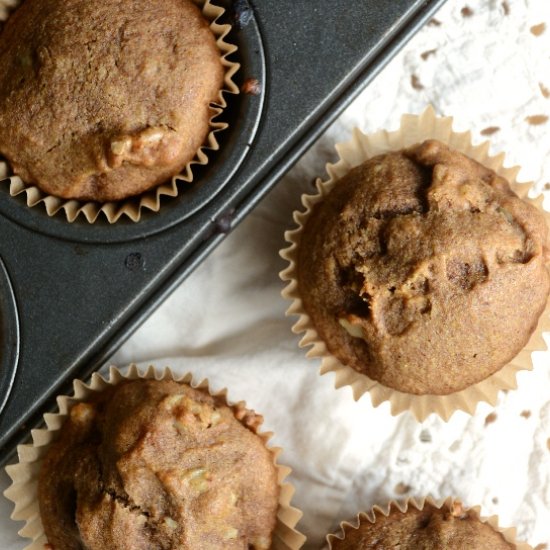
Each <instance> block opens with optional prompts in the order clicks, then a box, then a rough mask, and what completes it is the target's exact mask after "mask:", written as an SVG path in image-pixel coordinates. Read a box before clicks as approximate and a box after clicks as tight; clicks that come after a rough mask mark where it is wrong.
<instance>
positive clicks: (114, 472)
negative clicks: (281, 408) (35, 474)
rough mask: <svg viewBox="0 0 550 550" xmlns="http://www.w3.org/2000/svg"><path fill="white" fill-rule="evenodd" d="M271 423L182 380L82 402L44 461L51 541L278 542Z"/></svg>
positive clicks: (66, 544)
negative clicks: (266, 434) (265, 428)
mask: <svg viewBox="0 0 550 550" xmlns="http://www.w3.org/2000/svg"><path fill="white" fill-rule="evenodd" d="M261 421H262V419H261V417H259V416H258V415H256V414H255V413H254V412H252V411H249V410H246V409H245V408H244V407H242V406H240V405H237V406H233V407H229V406H227V404H226V402H225V400H224V399H223V398H222V397H220V396H211V395H210V394H209V393H207V392H206V391H204V390H200V389H194V388H192V387H190V386H189V385H187V384H181V383H177V382H174V381H172V380H162V381H158V380H136V381H123V382H121V383H120V384H118V385H116V386H114V387H113V386H110V387H107V388H106V389H105V390H104V391H101V392H99V393H97V394H95V395H93V396H92V397H91V398H90V399H88V400H87V401H85V402H80V403H77V404H75V405H74V406H73V407H72V408H71V410H70V412H69V416H68V418H67V420H66V421H65V423H64V424H63V426H62V428H61V430H60V432H59V436H58V438H57V439H56V441H55V442H54V443H53V444H52V445H51V446H50V447H49V448H48V450H47V453H46V454H45V456H44V458H43V460H42V465H41V469H40V475H39V484H38V500H39V505H40V515H41V518H42V523H43V526H44V530H45V533H46V536H47V539H48V542H49V544H50V545H51V546H52V547H53V548H56V549H57V548H59V549H61V548H62V549H63V550H70V549H75V550H76V549H80V548H86V549H88V550H94V549H101V550H103V549H104V548H109V549H113V550H114V549H126V548H132V550H139V549H144V550H145V549H148V550H150V549H152V548H157V549H165V548H166V549H167V548H171V549H186V548H189V549H196V548H226V549H232V548H235V549H237V548H239V549H241V548H250V549H257V550H259V549H268V548H270V547H271V542H272V536H273V533H274V530H275V525H276V515H277V509H278V503H279V485H278V474H277V469H276V466H275V465H274V460H273V455H272V453H271V452H270V451H269V450H268V449H267V448H266V446H265V444H264V441H263V440H262V439H261V438H260V437H259V436H258V435H257V433H256V430H257V428H258V426H259V424H260V423H261Z"/></svg>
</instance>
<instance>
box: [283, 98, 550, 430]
mask: <svg viewBox="0 0 550 550" xmlns="http://www.w3.org/2000/svg"><path fill="white" fill-rule="evenodd" d="M452 123H453V119H452V117H439V116H437V115H436V113H435V110H434V109H433V107H431V106H429V107H427V108H426V110H425V111H424V112H423V113H422V114H420V115H403V116H402V118H401V125H400V128H399V129H398V130H396V131H391V132H390V131H386V130H381V131H378V132H376V133H373V134H368V135H367V134H364V133H362V132H361V131H360V130H359V129H357V128H356V129H354V130H353V134H352V139H351V140H350V141H348V142H345V143H341V144H337V145H336V151H337V153H338V156H339V157H340V160H339V161H338V162H336V163H335V164H327V167H326V170H327V174H328V179H327V180H325V181H322V180H320V179H318V180H317V181H316V188H317V193H316V194H313V195H308V194H304V195H302V204H303V206H304V210H303V211H297V212H294V221H295V223H296V226H297V227H296V228H295V229H292V230H289V231H286V232H285V239H286V241H287V242H288V243H290V246H288V247H287V248H285V249H283V250H281V251H280V255H281V257H282V258H283V259H285V260H287V261H288V263H289V265H288V267H287V268H286V269H284V270H283V271H281V273H280V277H281V279H282V280H283V281H285V282H287V285H286V287H285V288H284V289H283V291H282V296H283V297H284V298H286V299H288V300H290V301H291V302H292V303H291V305H290V306H289V308H288V309H287V312H286V314H287V315H296V316H298V320H297V321H296V323H295V324H294V325H293V327H292V330H293V332H294V333H296V334H303V336H302V338H301V340H300V347H310V348H311V349H309V350H308V352H307V354H306V356H307V357H309V358H313V357H318V358H320V359H321V368H320V374H321V375H323V374H326V373H329V372H334V373H335V387H336V388H341V387H343V386H351V387H352V391H353V396H354V399H355V400H358V399H360V398H361V397H362V396H363V395H364V394H365V393H367V392H368V393H370V396H371V400H372V404H373V406H374V407H377V406H379V405H380V404H381V403H383V402H385V401H389V402H390V407H391V413H392V414H393V415H397V414H400V413H401V412H404V411H407V410H409V411H411V413H412V414H413V415H414V416H415V417H416V419H417V420H418V421H423V420H424V419H425V418H426V417H428V416H429V415H430V414H432V413H433V414H437V415H439V416H440V417H441V418H442V419H444V420H448V419H449V418H450V417H451V416H452V414H453V413H454V412H455V411H457V410H462V411H464V412H467V413H469V414H473V413H474V412H475V409H476V406H477V404H478V403H479V402H481V401H485V402H487V403H489V404H491V405H495V404H496V401H497V396H498V393H499V391H500V390H509V389H515V388H516V387H517V383H516V374H517V372H518V371H520V370H531V369H532V368H533V365H532V360H531V353H532V352H533V351H542V350H546V349H547V348H546V344H545V342H544V339H543V337H542V333H543V331H548V330H550V305H549V304H548V302H547V304H546V307H545V309H544V311H543V313H542V314H541V316H540V318H539V321H538V325H537V328H536V329H535V331H534V332H533V334H532V335H531V338H530V339H529V341H528V343H527V345H526V346H525V347H524V348H523V349H522V350H521V351H520V352H519V353H518V354H517V355H516V356H515V357H514V359H513V360H512V361H510V362H509V363H508V364H506V365H504V366H503V367H501V368H500V369H499V370H498V371H497V372H495V373H494V374H492V375H490V376H489V377H488V378H485V379H484V380H482V381H480V382H478V383H476V384H473V385H471V386H468V387H467V388H465V389H463V390H461V391H457V392H454V393H450V394H448V395H431V394H425V395H415V394H409V393H404V392H401V391H398V390H394V389H392V388H390V387H388V386H384V385H383V384H381V383H379V382H377V381H375V380H373V379H371V378H369V377H368V376H367V375H365V374H361V373H359V372H357V371H356V370H354V369H353V368H351V367H349V366H346V365H344V364H343V363H342V362H340V361H339V360H338V359H337V358H336V357H335V356H333V355H332V354H331V353H330V352H329V351H328V349H327V346H326V344H325V343H324V342H323V340H322V339H321V338H320V336H319V334H318V332H317V330H316V329H315V327H314V325H313V323H312V321H311V319H310V317H309V315H308V314H307V312H306V311H305V309H304V307H303V303H302V300H301V297H300V289H299V286H298V280H297V259H298V249H299V246H300V238H301V234H302V231H303V228H304V226H305V223H306V221H307V219H308V217H309V216H310V214H311V212H312V210H313V208H314V206H315V205H316V204H317V203H319V202H321V201H322V200H323V199H324V197H326V196H327V194H328V193H329V192H330V191H331V189H332V188H333V187H334V186H335V185H337V181H338V180H339V179H340V178H342V177H343V176H344V175H345V174H347V173H348V172H349V171H350V170H351V169H352V168H354V167H355V166H358V165H359V164H362V163H363V162H364V161H366V160H367V159H369V158H371V157H374V156H376V155H380V154H383V153H388V152H390V151H398V150H400V149H404V148H407V147H410V146H412V145H415V144H417V143H420V142H422V141H424V140H427V139H436V140H439V141H441V142H442V143H444V144H446V145H448V146H449V147H450V148H451V149H454V150H456V151H458V152H460V153H463V154H465V155H466V156H468V157H470V158H472V159H474V160H476V161H478V162H479V163H481V164H483V165H484V166H486V167H487V168H490V169H491V170H493V171H494V172H496V173H497V174H498V175H499V176H502V177H503V178H504V179H506V180H507V181H508V182H509V183H510V186H511V188H512V190H513V191H514V192H515V193H516V194H517V195H518V196H519V197H520V198H521V199H523V200H525V201H527V202H529V203H531V204H533V205H535V206H536V207H537V208H538V210H539V211H541V212H542V213H543V215H544V218H545V220H546V224H547V225H548V226H550V223H549V222H550V214H549V213H548V212H546V211H545V210H544V209H543V207H542V202H543V197H542V195H541V196H539V197H537V198H536V199H531V198H529V197H528V192H529V190H530V189H531V187H532V183H531V182H530V183H519V182H517V181H516V176H517V174H518V172H519V170H520V168H519V167H518V166H515V167H505V166H504V165H503V164H504V153H500V154H498V155H496V156H489V153H488V152H489V142H488V141H485V142H483V143H481V144H479V145H473V144H472V140H471V133H470V132H454V131H453V129H452Z"/></svg>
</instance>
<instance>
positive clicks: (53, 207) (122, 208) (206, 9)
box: [0, 0, 240, 223]
mask: <svg viewBox="0 0 550 550" xmlns="http://www.w3.org/2000/svg"><path fill="white" fill-rule="evenodd" d="M192 1H193V2H194V3H195V4H197V5H198V6H199V7H200V8H201V11H202V14H203V16H204V17H205V19H207V20H208V21H210V29H211V30H212V32H213V34H214V36H215V37H216V44H217V45H218V48H219V49H220V51H221V54H222V56H221V61H222V65H223V67H224V69H225V76H224V84H223V88H222V89H221V90H220V92H219V94H218V97H217V98H216V101H215V103H213V104H212V105H211V107H210V110H211V113H212V115H211V117H210V121H209V122H210V132H209V134H208V136H207V138H206V140H205V143H204V144H203V145H202V146H201V148H200V149H199V150H198V151H197V152H196V154H195V157H194V158H193V159H192V160H191V161H190V162H189V163H188V164H187V165H186V166H185V168H184V169H183V171H182V172H181V173H179V174H177V175H176V176H173V177H172V179H171V180H170V181H168V182H166V183H162V184H160V185H158V186H156V187H154V188H152V189H150V190H149V191H145V192H144V193H142V194H140V195H136V196H135V197H129V198H128V199H124V200H121V201H111V202H105V203H99V202H92V201H88V202H86V201H79V200H67V199H63V198H60V197H56V196H54V195H48V194H47V193H44V192H43V191H41V190H40V189H39V188H38V187H37V186H36V185H28V184H26V183H24V182H23V180H22V179H21V178H20V177H19V176H16V175H13V172H12V171H11V169H10V166H9V164H8V163H7V162H6V161H5V160H2V159H1V158H0V180H1V179H4V178H8V179H9V182H10V184H9V185H10V195H11V196H12V197H15V196H17V195H19V194H22V193H24V194H25V195H26V202H27V206H29V207H34V206H38V205H43V206H44V207H45V209H46V212H47V214H48V216H50V217H51V216H55V215H56V214H57V213H59V212H63V214H64V215H65V217H66V218H67V220H68V221H69V222H74V221H75V220H76V219H77V218H78V217H79V216H80V215H82V216H84V218H85V219H86V220H87V221H88V222H89V223H94V222H95V221H96V220H98V219H99V218H100V217H101V216H102V215H104V216H105V218H106V219H107V221H108V222H109V223H115V222H117V221H118V220H119V219H120V218H122V217H128V218H130V219H131V220H132V221H134V222H138V221H139V220H140V218H141V215H142V211H143V210H152V211H153V212H158V211H159V210H160V208H161V198H162V197H176V196H177V195H178V193H179V189H178V182H180V181H182V182H185V183H186V184H191V183H192V182H193V165H196V164H198V165H205V164H208V157H207V155H206V152H207V151H217V150H218V149H219V144H218V140H217V138H216V134H217V133H218V132H220V131H222V130H225V129H226V128H227V127H228V124H227V123H225V122H220V121H216V118H217V117H218V116H219V115H220V114H221V113H222V112H223V110H224V109H225V108H226V107H227V103H226V101H225V97H224V95H225V94H226V93H231V94H238V93H239V87H238V86H237V85H236V84H235V82H233V76H234V75H235V73H236V72H237V71H238V70H239V67H240V65H239V64H238V63H235V62H233V61H230V60H228V59H227V58H228V56H229V55H231V54H232V53H234V52H236V51H237V46H234V45H232V44H229V43H227V42H226V41H225V38H226V36H227V35H228V34H229V32H230V31H231V25H221V24H219V23H217V20H218V18H219V17H220V16H221V15H222V14H223V13H224V12H225V10H224V9H223V8H221V7H219V6H214V5H213V4H211V2H210V0H192ZM20 4H21V0H0V23H1V22H3V21H6V20H7V18H8V17H9V14H10V12H11V11H12V10H13V9H14V8H16V7H17V6H19V5H20Z"/></svg>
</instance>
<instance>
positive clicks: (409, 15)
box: [0, 0, 443, 463]
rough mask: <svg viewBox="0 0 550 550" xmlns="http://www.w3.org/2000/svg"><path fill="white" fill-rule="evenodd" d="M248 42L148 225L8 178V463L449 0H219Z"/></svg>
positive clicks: (2, 383) (1, 316)
mask: <svg viewBox="0 0 550 550" xmlns="http://www.w3.org/2000/svg"><path fill="white" fill-rule="evenodd" d="M216 3H219V4H220V5H222V6H224V7H225V8H226V10H227V11H226V14H225V16H224V17H225V19H227V21H228V22H230V23H232V24H233V31H232V32H231V34H230V36H229V37H228V41H230V42H233V43H234V44H236V45H237V46H238V47H239V50H238V52H237V53H236V54H233V56H234V59H235V60H236V61H238V62H239V63H241V70H240V71H239V72H238V73H237V75H236V81H237V83H238V84H239V85H240V86H242V85H243V84H244V83H245V82H246V81H248V80H249V79H254V80H257V81H258V82H259V85H260V86H259V88H260V89H259V90H256V91H257V92H258V91H259V93H256V94H251V93H241V94H239V95H235V96H229V97H228V100H229V105H228V108H227V109H226V111H225V112H224V114H223V115H222V118H223V119H225V120H227V122H228V123H229V129H228V130H226V131H224V132H223V133H221V134H219V136H220V145H221V147H220V150H219V151H218V152H216V153H214V154H211V155H209V156H210V162H209V164H208V165H207V166H205V167H201V168H199V169H198V170H197V172H196V177H195V182H194V183H193V184H192V185H191V186H189V188H188V189H187V190H185V191H184V192H182V193H180V194H179V196H178V197H176V198H174V199H164V200H163V202H162V207H161V211H160V212H159V213H156V214H155V213H150V212H149V213H147V212H146V213H145V214H144V216H143V218H142V220H141V221H140V222H139V223H134V222H132V221H130V220H121V221H119V222H117V223H116V224H114V225H109V224H108V223H107V222H106V221H104V220H100V221H98V222H96V223H95V224H93V225H90V224H88V223H87V222H86V221H85V220H81V219H79V220H77V221H76V222H74V223H72V224H70V223H68V222H67V221H66V219H65V218H64V217H63V216H62V215H56V216H54V217H51V218H50V217H48V216H47V214H46V212H45V210H44V208H43V207H42V206H37V207H34V208H29V207H27V205H26V203H25V201H24V198H23V196H21V195H19V196H17V197H11V196H10V195H9V191H8V189H9V185H8V183H7V181H0V235H1V237H0V337H1V353H0V410H1V412H0V462H2V463H4V462H6V461H8V460H9V459H10V456H11V454H12V453H13V451H14V448H15V446H16V444H17V443H19V442H21V441H22V440H23V439H24V438H25V437H27V435H28V433H29V429H30V428H32V427H35V426H37V425H38V424H39V423H40V421H41V417H42V414H43V413H44V412H46V411H48V410H52V409H53V408H54V406H55V396H56V395H58V394H60V393H66V392H70V391H71V381H72V380H73V378H86V377H87V376H88V375H89V374H90V373H91V372H92V371H94V370H97V369H98V368H99V367H100V366H101V365H102V363H103V362H104V361H105V360H106V359H107V358H108V357H109V356H110V355H111V354H112V353H113V352H114V351H115V350H116V349H117V348H118V347H119V346H120V345H121V344H122V343H123V342H124V341H125V339H126V338H128V336H129V335H130V334H131V333H132V332H133V331H134V330H135V329H136V328H137V327H138V326H139V325H140V323H142V322H143V321H144V320H145V319H146V318H147V316H148V315H149V314H150V313H151V312H152V311H153V310H154V309H155V308H156V307H157V306H158V305H159V304H160V303H161V302H162V300H163V299H164V298H165V297H166V296H167V295H168V294H170V292H171V291H172V290H173V289H174V288H175V287H176V286H177V285H179V284H180V283H181V281H182V280H183V279H184V278H185V277H186V276H187V275H188V274H189V273H190V272H191V271H192V270H193V269H194V268H195V267H196V266H197V265H198V264H199V263H200V262H201V261H202V260H203V259H204V258H205V257H206V256H207V255H208V254H209V253H210V252H211V251H212V249H213V248H214V247H215V246H216V245H217V244H218V243H219V242H220V241H221V240H222V239H223V237H224V235H226V234H227V233H228V232H229V231H230V230H231V229H232V228H233V227H234V226H235V225H236V224H237V223H238V222H239V221H241V220H242V219H243V218H244V217H245V216H246V214H247V213H248V212H250V210H251V209H252V208H253V207H254V206H255V205H256V204H257V202H258V201H259V200H260V199H261V198H262V197H263V196H264V195H265V194H266V193H267V192H268V191H269V189H271V188H272V187H273V186H274V185H275V184H276V182H277V181H278V180H279V179H280V178H281V176H282V175H283V174H284V173H285V172H286V171H287V170H288V169H289V168H290V167H291V166H292V165H293V164H294V163H295V161H296V160H297V159H298V158H299V157H300V155H302V153H303V152H304V151H305V150H306V149H307V148H308V147H309V146H310V144H311V143H312V142H313V141H314V140H315V139H316V138H317V137H318V136H319V135H320V134H321V132H322V131H323V130H324V129H325V128H326V127H327V126H328V125H329V124H330V123H331V122H332V121H333V120H334V118H335V117H336V116H337V115H338V114H339V113H340V112H341V111H342V110H343V109H344V107H346V105H347V104H348V103H349V102H350V101H351V100H352V99H353V98H354V97H355V96H356V95H357V94H358V93H359V92H360V91H361V90H362V89H363V88H364V87H365V86H366V84H367V83H368V82H369V81H370V80H371V79H372V78H374V76H375V75H376V74H377V73H378V72H379V71H380V69H381V68H382V67H383V66H384V65H385V63H386V62H387V61H388V60H389V59H390V58H391V57H392V56H393V55H394V54H395V53H396V52H397V51H398V50H399V49H400V48H401V47H402V46H403V44H404V43H405V42H406V41H407V40H408V39H409V38H410V37H411V36H412V35H413V34H414V32H415V31H416V30H417V29H418V28H419V27H420V26H421V25H422V24H423V23H424V22H425V21H427V19H428V18H429V17H430V16H431V14H432V13H433V12H434V10H435V9H436V8H437V7H438V6H439V5H441V4H442V3H443V0H393V1H391V2H387V1H384V0H361V1H355V2H350V1H346V2H345V1H343V0H341V1H334V0H317V1H315V2H313V1H311V2H310V1H307V2H306V1H303V2H302V1H300V2H297V1H295V0H277V1H273V0H253V1H250V2H247V1H245V0H236V1H234V2H231V1H228V0H219V1H218V2H216Z"/></svg>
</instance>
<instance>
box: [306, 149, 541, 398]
mask: <svg viewBox="0 0 550 550" xmlns="http://www.w3.org/2000/svg"><path fill="white" fill-rule="evenodd" d="M547 254H548V249H547V227H546V224H545V221H544V218H543V216H542V214H541V213H540V212H539V211H538V210H537V209H536V208H534V207H533V206H532V205H530V204H528V203H526V202H525V201H522V200H521V199H519V198H518V197H517V196H516V195H515V194H514V193H513V192H512V191H511V189H510V186H509V184H508V183H507V182H506V181H505V180H504V179H503V178H501V177H499V176H498V175H496V174H495V173H494V172H493V171H491V170H489V169H488V168H485V167H484V166H482V165H480V164H478V163H477V162H475V161H473V160H471V159H469V158H467V157H465V156H464V155H462V154H460V153H458V152H455V151H451V150H449V148H447V147H446V146H445V145H443V144H442V143H439V142H437V141H426V142H424V143H423V144H421V145H417V146H414V147H412V148H410V149H408V150H404V151H399V152H395V153H389V154H385V155H381V156H377V157H375V158H372V159H370V160H368V161H367V162H365V163H364V164H362V165H360V166H358V167H356V168H354V169H352V170H351V171H350V172H349V173H348V174H347V175H346V176H344V177H343V178H342V179H341V180H340V181H338V182H337V183H336V185H335V186H334V188H333V189H332V191H331V192H330V193H329V194H328V195H327V196H326V197H325V198H324V199H323V201H321V202H320V203H318V204H317V205H315V207H314V210H313V212H312V214H311V216H310V217H309V218H308V220H307V222H306V225H305V228H304V231H303V233H302V236H301V240H300V246H299V251H298V261H297V264H298V265H297V277H298V287H299V292H300V295H301V297H302V299H303V305H304V308H305V310H306V312H307V313H308V314H309V315H310V317H311V320H312V322H313V324H314V326H315V328H316V329H317V331H318V333H319V336H320V338H321V339H322V340H323V341H324V342H325V343H326V345H327V348H328V350H329V351H330V352H331V353H332V354H333V355H334V356H336V357H337V358H338V359H339V360H340V361H341V362H342V363H344V364H346V365H349V366H351V367H353V368H354V369H355V370H357V371H359V372H360V373H364V374H366V375H368V376H369V377H371V378H373V379H374V380H377V381H379V382H381V383H382V384H384V385H386V386H389V387H391V388H394V389H397V390H400V391H403V392H407V393H413V394H439V395H443V394H448V393H452V392H455V391H459V390H461V389H463V388H465V387H468V386H470V385H472V384H475V383H477V382H479V381H481V380H483V379H485V378H486V377H488V376H489V375H491V374H493V373H494V372H495V371H497V370H498V369H500V368H501V367H502V366H503V365H505V364H506V363H507V362H509V361H510V360H511V359H512V358H513V357H514V356H515V355H517V353H518V352H519V351H520V350H521V349H522V348H523V347H524V346H525V344H526V343H527V341H528V340H529V337H530V335H531V334H532V332H533V331H534V329H535V327H536V325H537V321H538V318H539V316H540V314H541V313H542V311H543V309H544V307H545V304H546V300H547V296H548V290H549V276H548V270H547V267H546V265H545V262H546V260H547Z"/></svg>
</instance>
